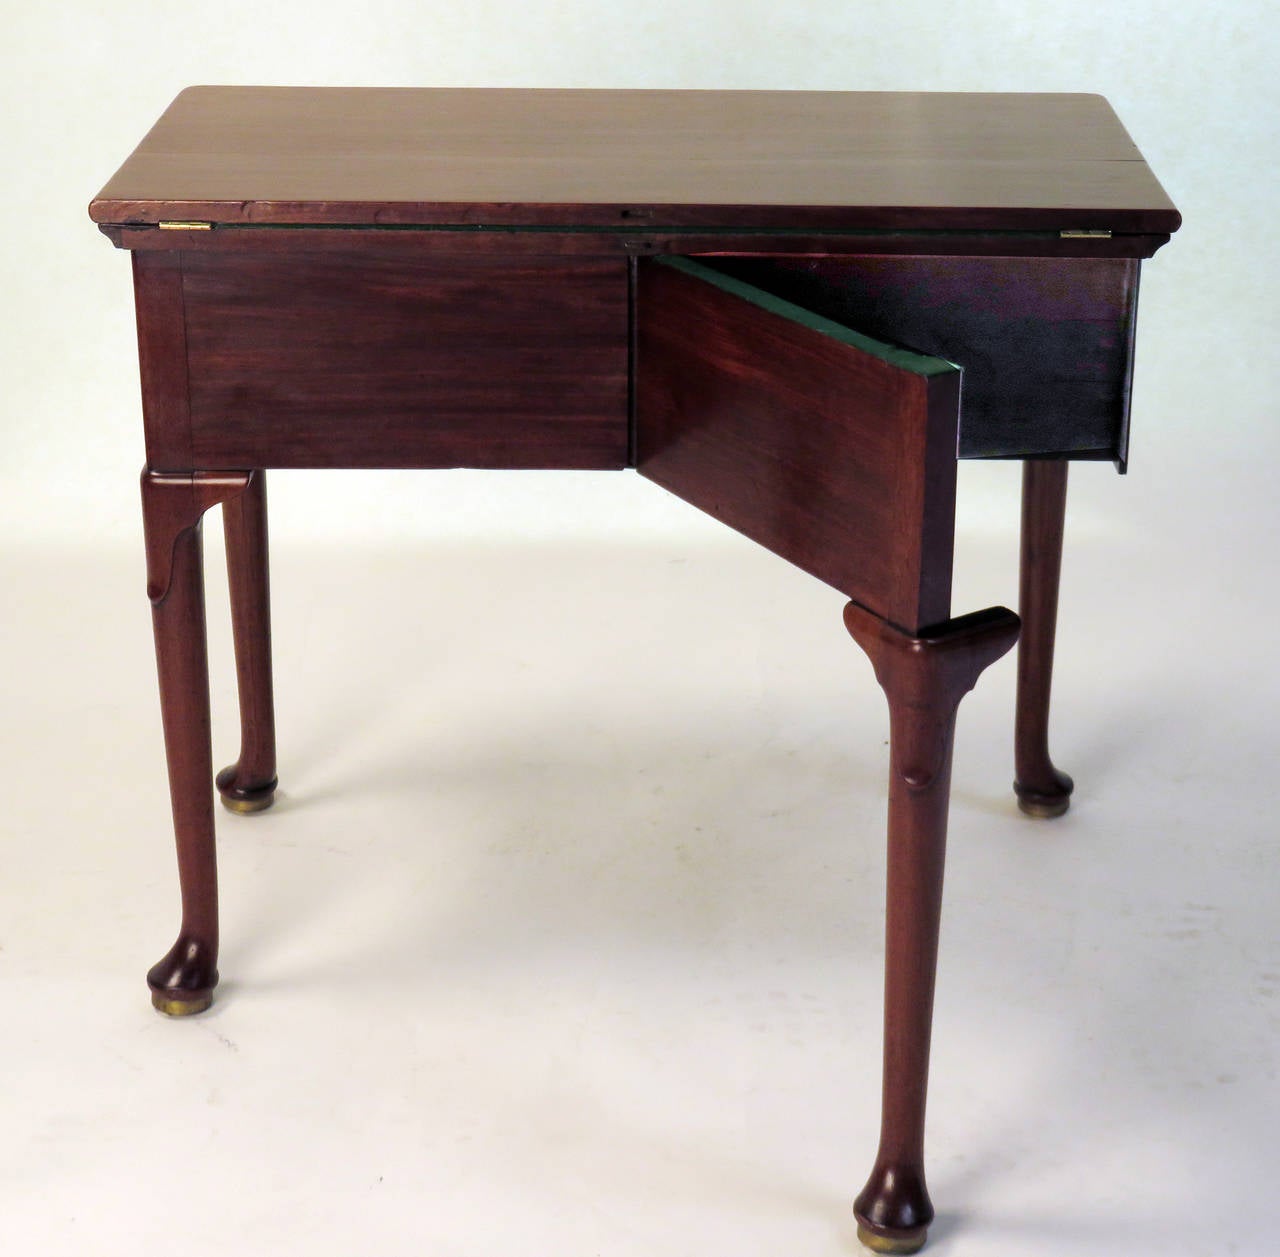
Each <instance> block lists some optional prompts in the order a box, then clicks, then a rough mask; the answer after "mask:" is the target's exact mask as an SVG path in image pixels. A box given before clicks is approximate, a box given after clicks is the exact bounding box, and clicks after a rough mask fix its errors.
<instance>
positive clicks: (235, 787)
mask: <svg viewBox="0 0 1280 1257" xmlns="http://www.w3.org/2000/svg"><path fill="white" fill-rule="evenodd" d="M222 523H223V529H224V532H225V534H226V538H227V584H228V586H229V588H230V592H231V624H232V629H233V633H234V638H235V651H236V683H237V686H238V688H239V691H240V756H239V758H238V759H237V760H236V762H235V763H234V764H232V765H230V766H229V767H227V768H224V769H223V770H222V771H221V772H220V773H219V774H218V777H217V786H218V793H219V795H220V796H221V798H222V802H223V803H224V804H225V805H226V806H227V807H228V808H229V809H230V810H231V811H233V812H239V813H241V814H246V813H250V812H261V811H263V810H264V809H266V808H269V807H270V806H271V804H272V803H273V802H274V801H275V797H276V785H277V781H276V727H275V704H274V700H273V697H272V684H271V599H270V585H269V580H268V562H267V487H266V474H265V473H264V472H262V471H255V472H254V473H253V476H252V478H251V479H250V481H249V485H248V487H247V488H246V489H245V491H244V492H243V493H241V494H238V495H237V496H236V497H234V498H231V499H230V500H228V501H226V502H224V503H223V504H222Z"/></svg>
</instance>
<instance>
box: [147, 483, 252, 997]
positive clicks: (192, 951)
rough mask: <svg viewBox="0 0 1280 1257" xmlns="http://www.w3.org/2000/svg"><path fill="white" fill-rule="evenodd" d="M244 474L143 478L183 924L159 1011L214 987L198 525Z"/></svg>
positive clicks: (151, 978)
mask: <svg viewBox="0 0 1280 1257" xmlns="http://www.w3.org/2000/svg"><path fill="white" fill-rule="evenodd" d="M251 479H252V474H251V473H247V472H246V473H242V474H240V475H221V476H198V475H197V476H190V475H188V476H167V475H159V474H157V473H155V472H150V471H147V472H144V473H143V476H142V522H143V530H144V534H145V538H146V547H147V596H148V597H149V598H150V600H151V616H152V626H153V628H154V631H155V641H156V668H157V671H158V673H159V678H160V713H161V719H162V721H163V724H164V746H165V755H166V757H167V758H168V763H169V797H170V800H171V802H172V805H173V828H174V834H175V836H176V838H177V847H178V881H179V885H180V886H181V890H182V925H181V928H180V930H179V933H178V939H177V941H176V942H175V943H174V945H173V947H172V948H171V949H170V950H169V952H168V954H167V955H166V956H165V957H164V959H163V960H161V961H160V962H159V963H158V964H157V965H155V966H154V967H153V968H152V969H151V971H150V972H149V973H148V974H147V983H148V985H149V986H150V987H151V991H152V999H153V1000H154V1001H155V1002H156V1005H157V1007H166V1008H168V1009H171V1010H172V1009H179V1010H181V1011H187V1012H198V1011H199V1010H200V1009H201V1008H203V1007H207V1005H208V1002H209V1001H210V1000H211V999H212V996H213V988H214V986H215V985H216V984H217V981H218V968H217V966H218V872H217V856H216V852H215V848H214V832H213V788H212V778H213V758H212V754H211V752H210V746H209V666H208V662H207V653H206V646H205V617H204V568H203V561H202V549H203V547H202V545H201V536H200V531H201V530H200V523H201V519H202V518H203V516H204V513H205V511H207V510H208V509H209V508H210V507H211V506H215V505H217V503H219V502H225V501H227V500H228V499H229V498H233V497H235V496H236V495H237V494H240V493H242V492H243V491H244V490H245V489H246V488H247V487H248V485H249V483H250V481H251Z"/></svg>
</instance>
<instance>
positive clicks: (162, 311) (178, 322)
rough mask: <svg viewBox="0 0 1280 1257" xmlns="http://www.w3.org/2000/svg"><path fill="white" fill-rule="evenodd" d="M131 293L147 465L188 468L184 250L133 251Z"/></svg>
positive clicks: (188, 390) (188, 396)
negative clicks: (140, 379)
mask: <svg viewBox="0 0 1280 1257" xmlns="http://www.w3.org/2000/svg"><path fill="white" fill-rule="evenodd" d="M133 294H134V309H135V314H136V316H137V322H138V365H139V369H140V372H141V376H142V423H143V430H144V432H145V434H146V440H147V464H148V466H151V467H168V468H173V469H174V470H178V471H183V470H190V469H191V468H192V467H193V463H192V458H191V402H190V389H189V387H188V383H187V321H186V315H185V313H184V311H183V303H182V254H181V253H177V252H173V253H135V254H134V255H133Z"/></svg>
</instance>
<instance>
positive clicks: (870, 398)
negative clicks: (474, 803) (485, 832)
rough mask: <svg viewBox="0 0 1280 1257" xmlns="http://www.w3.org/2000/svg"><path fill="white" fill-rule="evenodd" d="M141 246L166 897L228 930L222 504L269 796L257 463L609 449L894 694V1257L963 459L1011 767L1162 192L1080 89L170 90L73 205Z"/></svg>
mask: <svg viewBox="0 0 1280 1257" xmlns="http://www.w3.org/2000/svg"><path fill="white" fill-rule="evenodd" d="M90 215H91V217H92V218H93V219H94V220H95V221H96V222H97V223H99V224H100V226H101V228H102V230H103V231H104V232H105V233H106V235H107V236H109V237H110V239H111V240H112V241H113V242H114V243H115V244H116V245H117V246H119V247H120V248H124V249H128V250H130V251H132V255H133V267H134V285H135V295H136V302H137V319H138V340H139V352H140V358H141V368H142V409H143V419H144V424H145V430H146V449H147V466H146V469H145V470H144V472H143V478H142V488H143V519H144V525H145V534H146V550H147V574H148V593H149V596H150V599H151V602H152V605H153V613H154V625H155V641H156V658H157V663H158V667H159V674H160V698H161V708H162V712H163V722H164V734H165V748H166V752H167V756H168V763H169V783H170V793H171V797H172V806H173V818H174V826H175V830H176V836H177V846H178V864H179V878H180V883H181V890H182V925H181V930H180V933H179V936H178V941H177V942H176V943H175V944H174V946H173V948H172V949H171V950H170V952H169V953H168V955H167V956H166V957H165V958H164V959H163V960H162V961H161V962H160V963H159V964H157V965H156V966H155V967H154V968H153V969H152V970H151V972H150V973H149V974H148V982H149V983H150V986H151V990H152V998H153V1001H154V1003H155V1005H156V1007H157V1008H159V1009H160V1010H161V1011H162V1012H165V1013H168V1014H171V1015H175V1016H176V1015H184V1014H191V1013H196V1012H199V1011H201V1010H203V1009H204V1008H207V1007H208V1006H209V1003H210V1002H211V999H212V992H213V988H214V985H215V984H216V982H217V977H218V975H217V969H216V961H217V948H218V914H217V887H216V871H215V857H214V826H213V790H212V788H211V782H212V781H213V770H212V759H211V753H210V740H209V701H208V669H207V662H206V651H205V623H204V594H203V575H202V559H201V539H200V537H201V532H200V524H201V518H202V516H203V515H204V513H205V511H207V510H208V509H209V508H210V507H211V506H214V505H215V504H221V506H222V510H223V520H224V525H225V528H226V536H227V561H228V568H229V573H230V587H231V600H232V610H233V620H234V627H235V644H236V667H237V673H238V680H239V693H240V707H241V722H242V744H241V750H240V756H239V759H238V760H237V761H236V763H235V764H233V765H232V766H231V767H229V768H227V769H224V770H223V771H222V772H221V773H219V774H218V776H217V779H216V782H217V788H218V791H219V792H220V794H221V797H222V800H223V802H224V803H226V804H227V806H229V807H230V808H231V809H232V810H233V811H237V812H249V811H256V810H260V809H262V808H265V807H267V806H269V805H270V803H271V801H272V798H273V796H274V792H275V789H276V753H275V733H274V718H273V709H272V690H271V660H270V630H269V617H268V593H267V542H266V504H265V486H264V474H265V470H266V469H267V468H271V467H422V468H429V467H459V466H465V467H494V468H514V467H532V468H539V467H545V468H579V467H580V468H627V467H634V468H636V470H637V471H639V472H640V474H641V475H643V476H647V477H649V478H650V479H652V480H654V481H656V482H657V483H658V484H660V485H662V486H663V487H665V488H667V489H669V490H671V491H672V492H674V493H676V494H678V495H679V496H681V497H682V498H685V499H686V500H687V501H689V502H691V503H693V504H694V505H695V506H698V507H700V508H702V509H703V510H706V511H709V512H711V513H712V514H714V515H716V516H717V517H719V518H720V519H721V520H723V521H724V522H725V523H726V524H728V525H729V526H730V527H732V528H735V529H737V530H739V531H740V532H742V533H745V534H746V535H747V536H749V537H751V538H753V539H754V540H756V541H758V542H760V543H761V544H762V545H764V546H766V547H768V548H769V549H770V550H772V551H774V552H775V553H776V554H778V555H780V556H782V557H783V558H785V559H788V560H790V561H791V562H792V563H795V564H798V565H799V566H800V567H802V568H804V569H805V570H807V571H809V572H810V573H812V574H813V575H814V576H816V577H817V578H819V579H820V580H823V581H826V582H828V583H829V584H831V585H834V586H835V587H836V588H837V589H839V590H841V591H842V592H843V593H844V594H846V595H847V596H848V597H849V599H850V602H849V604H848V607H847V609H846V611H845V624H846V627H847V628H848V631H849V632H850V633H851V634H852V636H853V638H854V639H855V640H856V641H857V643H858V644H859V645H860V646H861V647H862V648H863V649H864V650H865V651H866V652H867V653H868V654H869V655H870V657H871V660H872V662H873V664H874V666H875V671H876V675H877V677H878V679H879V681H880V684H881V685H882V686H883V688H884V690H885V692H886V695H887V698H888V703H889V712H890V726H891V769H890V782H889V833H888V841H889V871H888V912H887V917H888V938H887V964H886V988H885V1053H884V1081H883V1108H882V1128H881V1140H880V1149H879V1154H878V1156H877V1158H876V1162H875V1166H874V1169H873V1170H872V1174H871V1177H870V1180H869V1181H868V1183H867V1186H866V1187H865V1188H864V1189H863V1191H862V1193H861V1195H860V1196H859V1197H858V1199H857V1202H856V1204H855V1206H854V1211H855V1214H856V1217H857V1220H858V1227H859V1234H860V1236H861V1237H862V1239H863V1241H864V1242H865V1243H866V1244H868V1245H869V1246H870V1247H872V1248H874V1249H877V1250H879V1251H885V1252H911V1251H914V1250H915V1249H917V1248H919V1247H920V1246H921V1245H922V1244H923V1243H924V1240H925V1235H926V1230H927V1227H928V1225H929V1223H930V1221H931V1219H932V1217H933V1208H932V1205H931V1204H930V1202H929V1197H928V1193H927V1191H926V1189H925V1182H924V1169H923V1136H924V1107H925V1091H926V1083H927V1072H928V1053H929V1036H930V1022H931V1017H932V1005H933V981H934V971H935V962H936V956H937V943H938V918H939V910H940V905H941V891H942V871H943V851H944V846H945V839H946V823H947V806H948V797H949V790H950V765H951V750H952V731H953V728H954V722H955V714H956V707H957V705H958V703H959V701H960V698H961V697H962V696H963V695H964V693H965V692H967V691H968V690H969V689H970V688H972V686H973V685H974V684H975V682H976V681H977V678H978V676H979V674H980V673H981V672H982V671H983V669H984V668H985V667H986V666H987V665H988V664H989V663H991V662H992V661H993V660H995V659H996V658H998V657H999V656H1000V655H1002V654H1003V653H1004V652H1005V651H1007V650H1008V649H1009V648H1010V647H1011V646H1012V645H1013V643H1014V641H1015V639H1016V638H1017V637H1018V634H1019V617H1018V616H1015V615H1014V614H1013V613H1012V612H1011V611H1008V610H1005V609H1004V608H1001V607H996V608H990V609H987V610H983V611H978V612H976V613H974V614H970V615H963V616H960V617H958V618H952V614H951V574H952V552H953V533H954V510H955V491H956V459H957V455H958V456H960V457H996V458H1018V459H1023V460H1025V470H1024V498H1023V521H1022V525H1023V549H1022V573H1021V591H1020V597H1021V603H1020V609H1021V633H1022V641H1021V646H1020V650H1019V666H1018V699H1017V718H1016V733H1015V747H1016V773H1017V780H1016V782H1015V786H1014V789H1015V791H1016V792H1017V797H1018V800H1019V803H1020V805H1021V806H1022V808H1023V810H1024V811H1026V812H1028V813H1029V814H1031V815H1033V816H1053V815H1057V814H1059V813H1061V812H1063V811H1065V810H1066V807H1067V803H1068V799H1069V795H1070V792H1071V781H1070V778H1068V777H1067V776H1066V775H1065V774H1063V773H1060V772H1059V771H1058V770H1057V769H1055V767H1054V766H1053V764H1052V762H1051V760H1050V758H1049V752H1048V740H1047V724H1048V707H1049V684H1050V672H1051V666H1052V657H1053V637H1054V622H1055V617H1056V604H1057V588H1058V569H1059V562H1060V556H1061V544H1062V519H1063V508H1064V503H1065V494H1066V468H1067V462H1068V460H1070V459H1111V460H1113V461H1114V462H1115V463H1116V464H1117V465H1118V466H1119V467H1120V468H1121V469H1123V467H1124V463H1125V460H1126V458H1127V454H1128V409H1129V385H1130V378H1131V369H1132V358H1133V336H1134V319H1135V310H1136V300H1137V288H1138V268H1139V262H1140V259H1142V258H1146V257H1150V256H1151V255H1152V254H1153V253H1154V252H1155V250H1156V249H1157V248H1159V246H1160V245H1161V244H1163V243H1165V241H1167V240H1168V238H1169V233H1171V232H1173V231H1174V230H1176V229H1177V227H1178V225H1179V221H1180V219H1179V215H1178V213H1177V211H1176V210H1175V209H1174V208H1173V206H1172V204H1171V203H1170V202H1169V200H1168V198H1167V197H1166V196H1165V194H1164V192H1163V191H1162V189H1161V188H1160V186H1159V184H1158V183H1157V182H1156V180H1155V178H1154V177H1153V175H1152V174H1151V172H1150V170H1149V169H1148V167H1147V165H1146V163H1145V162H1144V161H1143V160H1142V157H1141V155H1140V154H1139V153H1138V151H1137V149H1136V148H1135V147H1134V145H1133V142H1132V141H1131V140H1130V139H1129V137H1128V136H1127V135H1126V133H1125V131H1124V129H1123V128H1122V127H1121V125H1120V123H1119V122H1118V121H1117V119H1116V117H1115V115H1114V114H1113V113H1112V111H1111V109H1110V107H1109V106H1108V105H1107V103H1106V101H1104V100H1103V99H1102V98H1101V97H1097V96H1084V95H980V94H974V95H958V94H941V93H939V94H919V93H826V92H823V93H813V92H645V91H610V92H586V91H517V90H501V91H496V90H485V91H481V90H461V89H454V90H417V89H346V88H232V87H198V88H191V89H189V90H187V91H185V92H183V93H182V94H181V95H180V96H179V97H178V98H177V99H176V100H175V101H174V102H173V104H172V105H171V106H170V107H169V109H168V110H167V111H166V113H165V114H164V116H163V117H162V118H161V119H160V121H159V122H158V123H157V124H156V126H155V127H154V128H153V129H152V131H151V132H150V133H149V134H148V135H147V136H146V138H145V139H144V140H143V141H142V143H141V144H140V145H139V147H138V148H137V150H136V151H135V152H134V153H133V155H132V156H131V157H130V158H129V159H128V160H127V161H126V162H125V164H124V166H123V167H122V168H121V169H120V171H119V172H118V173H117V174H116V175H115V176H114V177H113V178H112V179H111V181H110V182H109V183H108V184H107V186H106V187H105V188H104V189H103V190H102V192H101V193H100V194H99V195H98V197H97V198H96V199H95V200H94V201H93V203H92V205H91V206H90Z"/></svg>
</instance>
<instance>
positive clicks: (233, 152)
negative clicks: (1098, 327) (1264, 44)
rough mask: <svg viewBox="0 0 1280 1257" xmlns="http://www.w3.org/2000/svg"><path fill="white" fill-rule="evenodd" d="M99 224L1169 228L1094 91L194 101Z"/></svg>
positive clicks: (383, 93) (111, 199)
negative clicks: (164, 221) (186, 221)
mask: <svg viewBox="0 0 1280 1257" xmlns="http://www.w3.org/2000/svg"><path fill="white" fill-rule="evenodd" d="M90 214H91V216H92V217H93V218H94V220H95V221H97V222H108V223H125V222H156V221H158V220H161V219H192V218H195V219H211V220H214V221H216V222H254V223H289V224H298V223H366V224H381V225H386V224H396V223H400V224H403V223H447V224H475V223H481V224H485V225H490V226H493V225H502V224H506V225H510V224H525V225H546V224H572V225H575V226H602V225H603V226H607V225H616V224H636V225H643V226H697V225H702V226H714V227H725V226H737V227H779V226H781V227H785V228H786V229H788V230H794V229H796V228H805V227H836V228H846V229H848V228H858V227H874V228H894V229H896V230H909V229H915V228H921V227H924V228H928V229H930V230H936V229H939V228H952V229H961V230H969V231H971V230H993V229H994V230H1018V229H1024V230H1025V229H1036V228H1048V229H1050V230H1053V231H1057V230H1059V229H1063V228H1107V229H1110V230H1112V231H1118V232H1135V233H1144V232H1169V231H1174V230H1176V228H1177V226H1178V223H1179V222H1180V219H1179V216H1178V213H1177V211H1176V210H1175V209H1174V207H1173V205H1172V204H1171V203H1170V201H1169V198H1168V197H1167V196H1166V195H1165V193H1164V190H1163V189H1162V188H1161V187H1160V185H1159V183H1157V181H1156V179H1155V177H1154V175H1152V173H1151V171H1150V170H1149V169H1148V167H1147V165H1146V163H1145V162H1144V161H1143V160H1142V155H1141V153H1139V152H1138V150H1137V148H1136V147H1135V145H1134V143H1133V141H1132V140H1131V139H1130V138H1129V136H1128V135H1127V134H1126V132H1125V130H1124V127H1123V126H1121V125H1120V122H1119V120H1118V119H1117V118H1116V116H1115V114H1114V113H1113V112H1112V110H1111V107H1110V105H1108V104H1107V102H1106V101H1105V100H1103V99H1102V97H1100V96H1086V95H1068V94H1050V93H1037V94H1022V95H1005V94H992V93H980V92H972V93H956V92H740V91H738V92H735V91H729V92H721V91H710V92H708V91H694V92H688V91H684V92H673V91H554V90H550V91H549V90H525V89H514V90H505V91H504V90H493V89H481V90H476V89H467V88H454V89H447V88H446V89H421V88H399V89H397V88H280V87H193V88H188V89H187V90H186V91H184V92H183V93H182V94H181V95H180V96H178V98H177V99H176V100H175V101H174V102H173V104H172V105H170V107H169V109H168V110H167V111H166V112H165V115H164V116H163V117H162V118H161V119H160V121H159V122H158V123H157V124H156V125H155V127H154V128H153V129H152V130H151V132H150V134H149V135H148V136H147V137H146V138H145V139H144V140H143V141H142V143H141V144H140V145H139V146H138V148H137V150H136V151H135V152H134V154H133V155H132V156H131V157H130V158H129V159H128V161H126V162H125V164H124V166H123V167H121V169H120V170H119V172H118V173H117V174H116V175H115V176H114V178H112V179H111V181H110V182H109V183H108V184H107V186H106V187H105V188H103V190H102V192H101V193H100V194H99V195H98V197H97V198H96V199H95V200H94V202H93V204H92V205H91V206H90Z"/></svg>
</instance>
